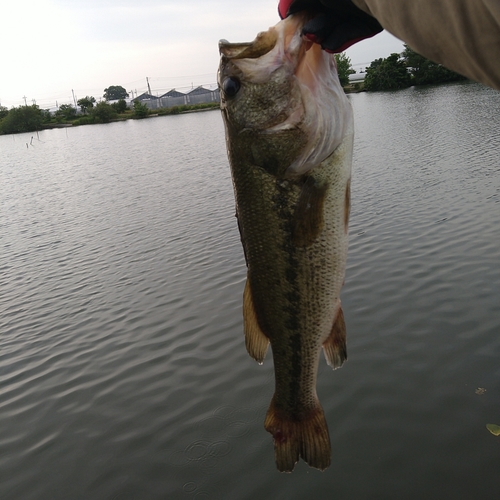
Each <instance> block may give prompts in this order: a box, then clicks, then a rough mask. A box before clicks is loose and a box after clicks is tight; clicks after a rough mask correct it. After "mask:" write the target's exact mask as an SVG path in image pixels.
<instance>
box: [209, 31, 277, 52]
mask: <svg viewBox="0 0 500 500" xmlns="http://www.w3.org/2000/svg"><path fill="white" fill-rule="evenodd" d="M277 41H278V33H277V31H276V29H275V28H270V29H269V30H268V31H263V32H261V33H259V34H258V35H257V37H256V38H255V40H254V41H253V42H247V43H231V42H228V41H227V40H219V53H220V54H221V55H223V56H225V57H227V58H228V59H258V58H259V57H262V56H264V55H266V54H267V53H268V52H270V51H271V50H273V49H274V47H275V46H276V43H277Z"/></svg>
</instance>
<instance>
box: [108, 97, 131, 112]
mask: <svg viewBox="0 0 500 500" xmlns="http://www.w3.org/2000/svg"><path fill="white" fill-rule="evenodd" d="M111 106H112V107H113V109H114V110H115V111H116V112H117V113H118V114H122V113H125V111H127V102H126V101H125V99H120V100H119V101H118V102H114V103H113V104H111Z"/></svg>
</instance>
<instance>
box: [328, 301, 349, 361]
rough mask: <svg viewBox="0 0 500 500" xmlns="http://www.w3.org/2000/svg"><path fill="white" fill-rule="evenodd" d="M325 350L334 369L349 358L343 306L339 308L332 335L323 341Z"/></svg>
mask: <svg viewBox="0 0 500 500" xmlns="http://www.w3.org/2000/svg"><path fill="white" fill-rule="evenodd" d="M323 352H324V353H325V358H326V362H327V363H328V365H329V366H331V367H332V368H333V369H334V370H336V369H337V368H340V367H341V366H342V364H343V363H344V361H345V360H346V359H347V347H346V327H345V321H344V313H343V312H342V307H340V308H339V312H338V313H337V317H336V318H335V321H334V322H333V327H332V331H331V332H330V335H329V336H328V338H327V339H326V340H325V342H323Z"/></svg>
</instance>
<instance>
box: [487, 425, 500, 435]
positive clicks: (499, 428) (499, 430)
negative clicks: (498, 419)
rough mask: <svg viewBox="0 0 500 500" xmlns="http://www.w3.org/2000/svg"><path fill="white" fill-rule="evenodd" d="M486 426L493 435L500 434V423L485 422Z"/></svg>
mask: <svg viewBox="0 0 500 500" xmlns="http://www.w3.org/2000/svg"><path fill="white" fill-rule="evenodd" d="M486 428H487V429H488V430H489V431H490V432H491V433H492V434H493V435H494V436H500V425H496V424H486Z"/></svg>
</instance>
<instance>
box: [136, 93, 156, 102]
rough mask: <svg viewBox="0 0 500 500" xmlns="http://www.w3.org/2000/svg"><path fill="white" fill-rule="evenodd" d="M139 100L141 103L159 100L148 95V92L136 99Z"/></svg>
mask: <svg viewBox="0 0 500 500" xmlns="http://www.w3.org/2000/svg"><path fill="white" fill-rule="evenodd" d="M136 99H137V100H139V101H146V100H150V99H158V98H157V97H156V96H154V95H151V94H148V93H147V92H144V94H141V95H140V96H137V97H136Z"/></svg>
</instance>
